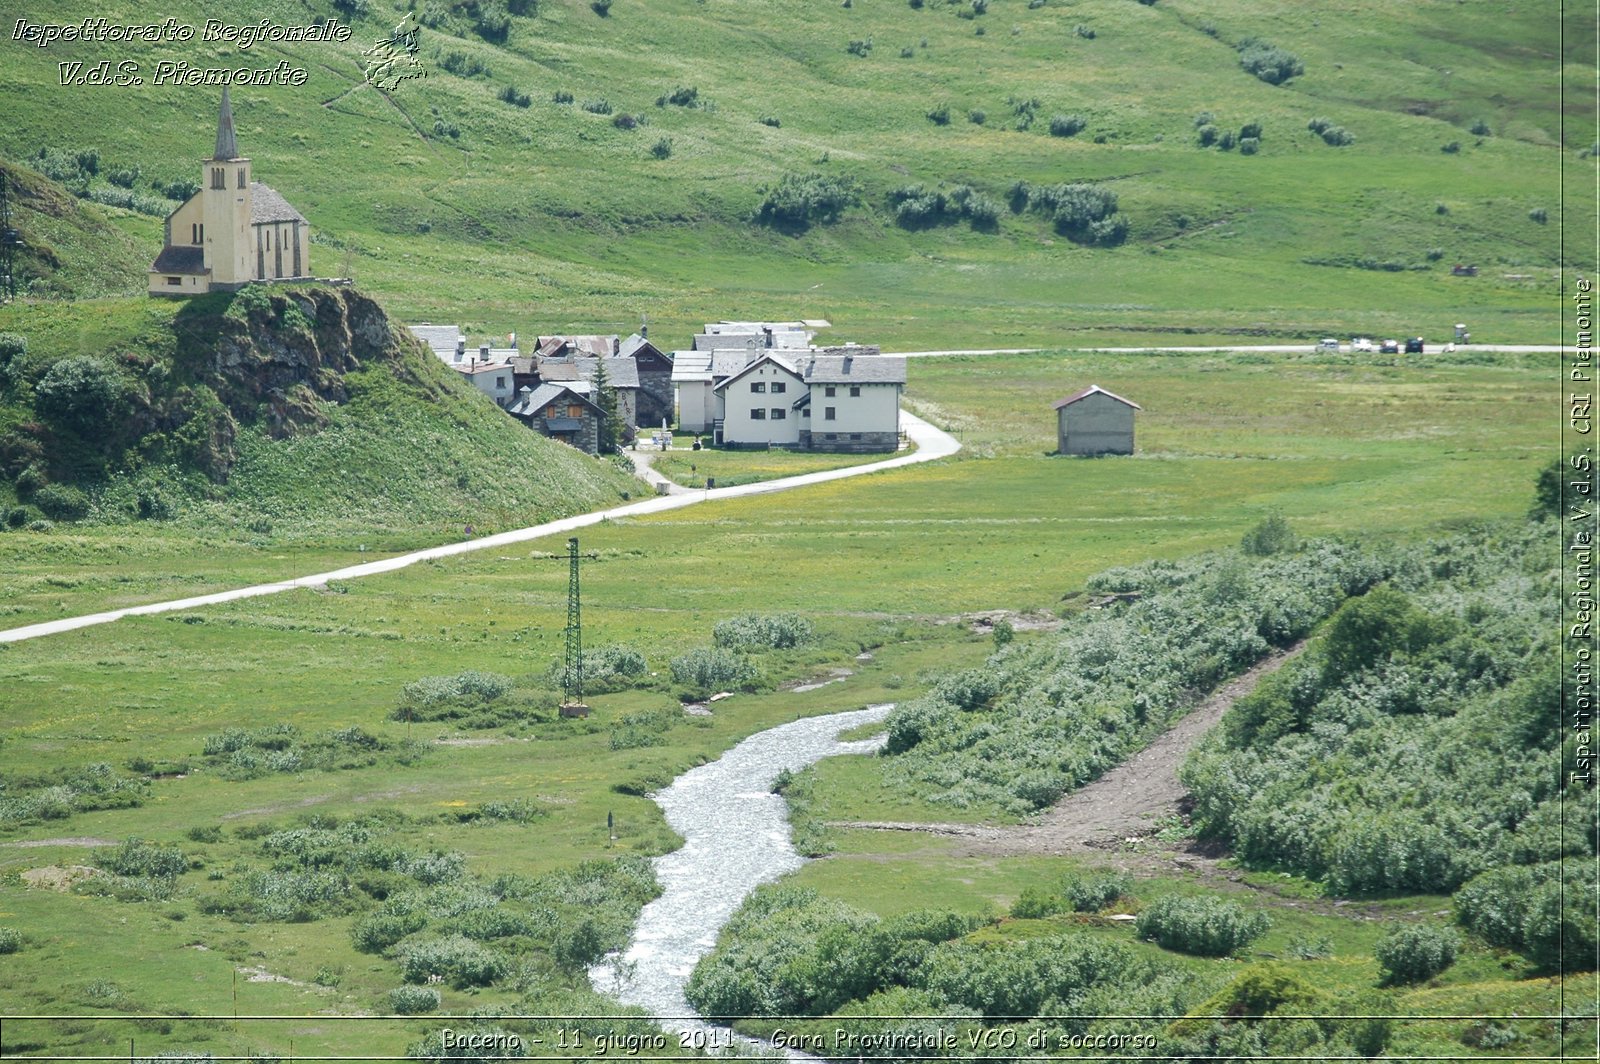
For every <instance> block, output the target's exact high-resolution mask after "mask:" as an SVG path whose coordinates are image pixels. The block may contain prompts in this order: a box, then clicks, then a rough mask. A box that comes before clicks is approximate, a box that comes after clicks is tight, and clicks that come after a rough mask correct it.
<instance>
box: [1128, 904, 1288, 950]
mask: <svg viewBox="0 0 1600 1064" xmlns="http://www.w3.org/2000/svg"><path fill="white" fill-rule="evenodd" d="M1270 925H1271V921H1270V920H1269V919H1268V918H1267V914H1266V913H1261V912H1251V911H1250V910H1248V909H1246V908H1244V907H1243V906H1242V905H1238V904H1236V903H1234V902H1231V901H1225V900H1223V899H1222V898H1214V897H1195V898H1186V897H1180V896H1178V895H1175V894H1169V895H1167V896H1166V897H1165V898H1162V899H1160V900H1159V901H1157V902H1155V903H1154V904H1153V905H1151V906H1149V907H1148V908H1146V909H1145V910H1144V911H1142V912H1141V913H1139V919H1138V921H1137V922H1136V923H1135V924H1134V931H1135V933H1137V934H1138V936H1139V937H1140V938H1147V939H1153V940H1155V942H1156V944H1157V945H1159V946H1160V947H1161V948H1162V949H1171V950H1178V951H1179V952H1181V953H1193V954H1196V955H1197V956H1201V957H1225V956H1227V955H1228V954H1230V953H1233V952H1235V951H1236V950H1239V949H1242V948H1244V947H1245V946H1247V945H1249V944H1250V943H1251V942H1252V941H1254V940H1255V939H1257V938H1259V937H1260V936H1261V935H1262V934H1264V933H1265V932H1266V930H1267V928H1268V927H1269V926H1270Z"/></svg>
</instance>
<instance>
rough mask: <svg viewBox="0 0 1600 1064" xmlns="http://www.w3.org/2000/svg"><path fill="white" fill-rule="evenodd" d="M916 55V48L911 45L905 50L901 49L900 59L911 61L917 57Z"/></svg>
mask: <svg viewBox="0 0 1600 1064" xmlns="http://www.w3.org/2000/svg"><path fill="white" fill-rule="evenodd" d="M916 54H917V50H916V49H915V48H913V47H911V46H910V45H909V44H908V45H906V46H905V47H904V48H902V49H900V58H901V59H911V58H913V57H915V56H916Z"/></svg>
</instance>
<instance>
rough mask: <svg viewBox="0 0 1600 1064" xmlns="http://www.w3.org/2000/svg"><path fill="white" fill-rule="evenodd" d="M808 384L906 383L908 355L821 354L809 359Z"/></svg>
mask: <svg viewBox="0 0 1600 1064" xmlns="http://www.w3.org/2000/svg"><path fill="white" fill-rule="evenodd" d="M805 378H806V383H808V384H904V383H905V382H906V357H905V356H904V355H817V356H815V357H814V358H812V359H811V360H810V361H809V362H807V363H806V367H805Z"/></svg>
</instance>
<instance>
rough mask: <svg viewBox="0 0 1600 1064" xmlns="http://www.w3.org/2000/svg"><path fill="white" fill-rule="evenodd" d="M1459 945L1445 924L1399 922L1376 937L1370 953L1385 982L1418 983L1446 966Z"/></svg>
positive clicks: (1451, 962)
mask: <svg viewBox="0 0 1600 1064" xmlns="http://www.w3.org/2000/svg"><path fill="white" fill-rule="evenodd" d="M1459 945H1460V940H1459V939H1458V938H1457V936H1456V933H1455V931H1453V930H1451V929H1450V928H1448V927H1436V926H1434V925H1433V924H1403V925H1401V926H1400V927H1396V928H1394V929H1393V930H1391V931H1389V932H1388V933H1387V934H1385V935H1384V936H1383V937H1382V938H1381V939H1379V940H1378V944H1377V946H1376V947H1375V948H1374V950H1373V955H1374V956H1375V957H1377V959H1378V967H1379V968H1380V969H1381V970H1382V972H1383V981H1384V982H1385V983H1388V984H1404V983H1419V982H1421V981H1422V980H1424V979H1431V978H1433V977H1434V976H1436V975H1438V974H1439V973H1440V972H1442V971H1444V970H1445V969H1446V968H1448V967H1450V965H1451V964H1453V963H1454V962H1455V959H1456V949H1457V947H1458V946H1459Z"/></svg>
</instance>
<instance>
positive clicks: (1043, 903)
mask: <svg viewBox="0 0 1600 1064" xmlns="http://www.w3.org/2000/svg"><path fill="white" fill-rule="evenodd" d="M1066 907H1067V902H1066V899H1065V898H1063V897H1061V895H1059V894H1054V893H1052V892H1050V891H1048V890H1045V889H1043V888H1041V887H1025V888H1023V891H1022V895H1021V896H1020V897H1018V898H1017V900H1016V901H1015V902H1014V903H1012V906H1011V915H1012V916H1014V917H1016V918H1017V919H1019V920H1034V919H1038V918H1039V917H1042V916H1054V915H1055V914H1056V913H1058V912H1061V911H1063V910H1064V909H1066Z"/></svg>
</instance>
